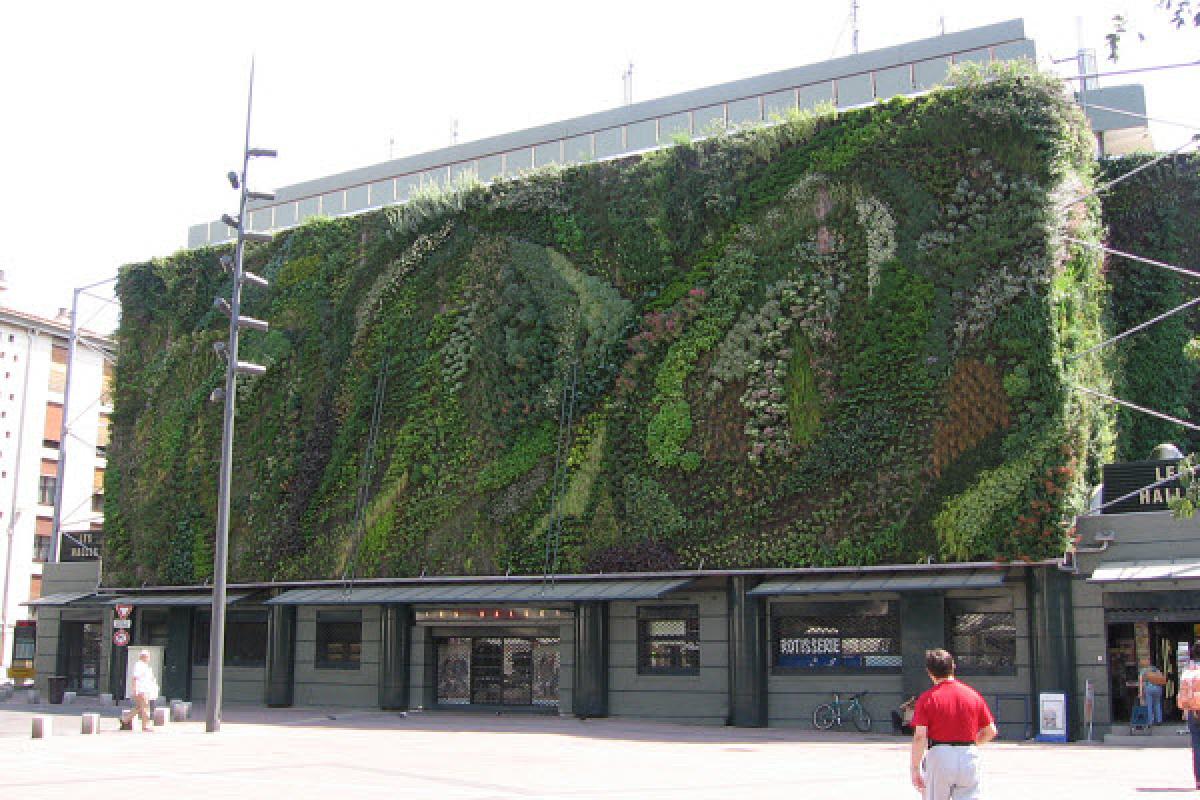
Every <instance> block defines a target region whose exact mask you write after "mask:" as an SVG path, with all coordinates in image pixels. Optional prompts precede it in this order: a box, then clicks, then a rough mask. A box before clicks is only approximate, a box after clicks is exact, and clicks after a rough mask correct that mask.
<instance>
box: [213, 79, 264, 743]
mask: <svg viewBox="0 0 1200 800" xmlns="http://www.w3.org/2000/svg"><path fill="white" fill-rule="evenodd" d="M253 105H254V61H253V59H251V61H250V91H249V93H248V95H247V98H246V143H245V147H244V148H243V150H242V179H241V199H240V200H239V203H238V237H237V246H236V249H235V251H234V257H233V295H232V297H231V298H230V301H229V307H230V314H229V349H228V356H229V358H228V364H227V365H226V368H225V420H224V427H223V428H222V431H221V475H220V482H219V484H218V497H217V540H216V547H215V549H214V552H213V599H212V616H211V620H212V624H211V625H210V626H209V627H210V630H209V638H208V701H207V703H206V706H207V708H206V718H205V730H206V731H208V732H209V733H216V732H217V731H219V730H221V694H222V692H221V689H222V687H221V682H222V680H223V676H224V668H225V573H226V567H227V562H228V549H229V489H230V473H231V471H232V468H233V416H234V408H235V404H236V400H237V397H236V394H237V363H238V316H239V312H240V309H241V305H242V253H243V251H244V250H245V247H246V240H245V232H246V194H247V190H246V168H247V166H248V165H249V163H250V111H251V109H252V108H253Z"/></svg>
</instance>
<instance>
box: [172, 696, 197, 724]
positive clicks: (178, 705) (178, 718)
mask: <svg viewBox="0 0 1200 800" xmlns="http://www.w3.org/2000/svg"><path fill="white" fill-rule="evenodd" d="M191 715H192V704H191V703H189V702H187V701H186V700H179V701H177V702H174V703H172V704H171V721H172V722H186V721H187V719H188V717H190V716H191Z"/></svg>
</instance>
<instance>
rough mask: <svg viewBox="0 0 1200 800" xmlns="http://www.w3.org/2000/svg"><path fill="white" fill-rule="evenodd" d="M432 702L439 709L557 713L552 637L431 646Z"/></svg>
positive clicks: (456, 639)
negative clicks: (434, 652) (434, 693)
mask: <svg viewBox="0 0 1200 800" xmlns="http://www.w3.org/2000/svg"><path fill="white" fill-rule="evenodd" d="M434 643H435V646H436V648H437V702H438V705H444V706H506V707H521V706H525V707H534V708H547V709H551V708H557V707H558V671H559V638H558V637H557V636H536V637H535V636H504V635H500V632H497V634H496V635H489V636H453V637H445V638H437V639H435V640H434Z"/></svg>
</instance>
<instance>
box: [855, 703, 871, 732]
mask: <svg viewBox="0 0 1200 800" xmlns="http://www.w3.org/2000/svg"><path fill="white" fill-rule="evenodd" d="M854 727H856V728H858V729H859V730H860V731H862V732H863V733H866V732H867V731H869V730H871V715H870V714H868V713H867V710H866V709H865V708H863V707H862V706H859V707H858V708H856V709H854Z"/></svg>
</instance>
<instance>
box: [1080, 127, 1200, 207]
mask: <svg viewBox="0 0 1200 800" xmlns="http://www.w3.org/2000/svg"><path fill="white" fill-rule="evenodd" d="M1197 141H1200V134H1194V135H1193V136H1192V138H1190V139H1188V140H1187V141H1186V142H1184V143H1183V144H1181V145H1179V146H1178V147H1176V148H1175V149H1174V150H1169V151H1168V152H1166V153H1161V154H1159V155H1158V156H1157V157H1156V158H1154V159H1151V160H1150V161H1147V162H1146V163H1145V164H1142V165H1141V166H1140V167H1135V168H1133V169H1131V170H1129V172H1126V173H1125V174H1124V175H1118V176H1117V177H1115V178H1113V179H1112V180H1111V181H1109V182H1108V183H1102V184H1100V185H1099V186H1097V187H1096V188H1095V189H1092V190H1091V191H1090V192H1087V193H1086V194H1082V195H1080V196H1079V197H1076V198H1075V199H1074V200H1068V201H1067V202H1065V203H1063V204H1062V208H1061V209H1060V210H1062V211H1066V210H1067V209H1068V208H1070V207H1071V206H1074V205H1078V204H1079V203H1082V202H1083V201H1084V200H1087V199H1088V198H1090V197H1094V196H1095V195H1098V194H1100V193H1102V192H1107V191H1108V190H1109V189H1111V188H1112V187H1114V186H1116V185H1117V184H1118V183H1120V182H1121V181H1124V180H1127V179H1129V178H1132V177H1133V176H1134V175H1137V174H1138V173H1139V172H1141V171H1142V170H1145V169H1150V167H1153V166H1154V165H1155V164H1159V163H1162V162H1163V161H1166V160H1167V159H1168V158H1170V157H1171V156H1175V155H1178V154H1179V153H1181V152H1183V151H1184V150H1186V149H1187V148H1189V147H1193V146H1195V144H1196V142H1197Z"/></svg>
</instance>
